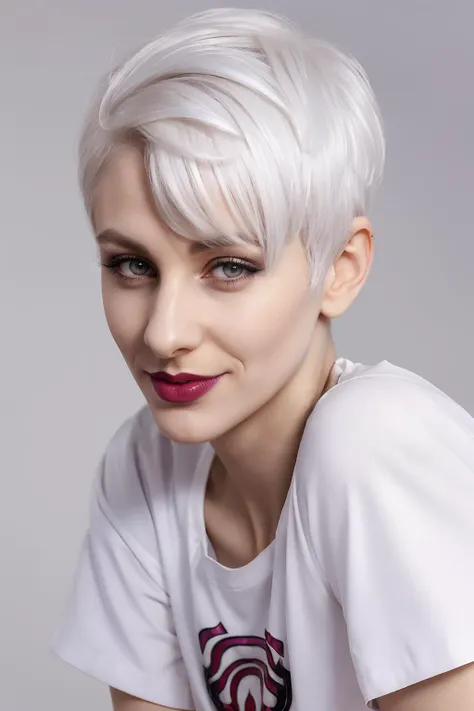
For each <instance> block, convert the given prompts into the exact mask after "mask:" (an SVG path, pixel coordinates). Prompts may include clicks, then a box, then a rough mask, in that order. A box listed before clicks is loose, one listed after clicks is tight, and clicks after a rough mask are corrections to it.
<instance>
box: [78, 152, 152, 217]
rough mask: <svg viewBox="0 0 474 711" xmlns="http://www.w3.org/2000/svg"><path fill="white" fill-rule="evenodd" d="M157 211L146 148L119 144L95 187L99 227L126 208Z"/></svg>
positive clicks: (94, 207) (138, 211)
mask: <svg viewBox="0 0 474 711" xmlns="http://www.w3.org/2000/svg"><path fill="white" fill-rule="evenodd" d="M130 210H132V211H135V212H137V213H141V214H147V213H149V214H153V213H155V212H156V208H155V206H154V201H153V195H152V192H151V189H150V185H149V181H148V177H147V173H146V169H145V163H144V157H143V151H142V150H141V149H140V148H139V147H138V146H135V145H124V146H120V147H118V148H115V149H114V150H113V152H112V154H111V155H110V156H109V158H108V160H107V162H106V163H105V165H104V166H103V167H102V169H101V171H100V173H99V176H98V180H97V184H96V186H95V190H94V196H93V204H92V216H93V222H94V225H95V226H96V227H97V228H99V227H100V226H101V225H102V224H103V223H104V222H107V221H110V219H112V218H113V219H116V218H117V217H119V216H120V215H121V214H122V213H124V212H126V211H130Z"/></svg>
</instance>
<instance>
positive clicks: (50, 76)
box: [0, 0, 474, 711]
mask: <svg viewBox="0 0 474 711" xmlns="http://www.w3.org/2000/svg"><path fill="white" fill-rule="evenodd" d="M226 4H227V3H215V2H214V3H210V2H207V3H204V2H200V1H199V2H198V1H196V0H188V1H187V2H185V1H184V0H176V1H175V2H173V3H168V2H165V1H164V0H134V2H133V3H132V2H130V1H126V0H81V2H71V1H69V2H59V1H58V0H37V1H36V2H35V1H34V0H22V2H18V0H3V2H2V8H1V10H0V57H1V63H0V67H1V69H0V71H1V73H2V76H1V86H2V99H1V111H0V136H1V138H0V141H1V152H0V156H1V174H0V180H1V196H2V199H1V203H2V208H1V211H0V226H1V231H0V234H1V247H2V250H1V253H2V256H3V260H2V270H1V279H0V284H1V290H2V298H1V299H0V304H1V307H0V308H1V324H2V337H1V343H2V348H1V358H2V374H3V378H2V384H1V396H0V417H1V424H2V427H1V431H2V442H1V450H0V451H1V456H2V462H1V472H2V480H1V495H0V502H1V504H0V507H1V508H0V522H1V523H0V541H1V543H0V545H1V552H0V559H1V565H2V576H1V585H0V610H1V613H0V615H1V618H0V623H1V630H2V634H1V643H0V688H1V707H2V708H5V709H8V710H9V711H32V710H33V709H34V710H35V711H64V709H67V711H85V710H86V709H87V710H89V709H94V711H96V710H97V711H100V710H101V709H104V710H106V709H110V708H111V707H110V701H109V696H108V690H107V688H106V687H105V686H103V685H101V684H100V683H99V682H97V681H95V680H94V679H91V678H89V677H87V676H85V675H84V674H82V673H81V672H78V671H76V670H74V669H72V668H70V667H68V666H67V665H66V664H64V663H63V662H60V661H59V660H57V659H56V658H55V657H53V656H52V654H51V653H50V652H49V651H48V644H49V639H50V636H51V631H52V627H53V626H54V624H55V622H56V620H57V617H58V615H59V613H60V610H61V607H62V605H63V604H64V602H65V598H66V595H67V592H68V590H69V586H70V585H71V582H72V575H73V571H74V568H75V565H76V558H77V554H78V552H79V547H80V545H81V542H82V538H83V536H84V533H85V530H86V527H87V516H88V501H89V490H90V485H91V480H92V477H93V475H94V473H95V468H96V465H97V462H98V459H99V456H100V454H101V453H102V450H103V449H104V447H105V445H106V443H107V442H108V439H109V438H110V436H111V435H112V433H113V432H114V431H115V429H116V428H117V427H118V426H119V424H120V423H121V422H122V421H123V420H124V419H125V418H126V417H127V416H129V415H130V414H132V413H133V412H134V411H135V410H136V409H138V407H139V406H140V405H141V403H142V397H141V395H140V393H139V392H138V389H137V388H136V386H135V384H134V382H133V381H132V378H131V376H130V375H129V374H128V371H127V369H126V366H125V364H124V363H122V360H121V357H120V355H119V353H118V351H117V350H116V347H115V345H114V344H113V342H112V340H111V337H110V336H109V335H108V332H107V329H106V325H105V321H104V318H103V314H102V307H101V302H100V285H99V269H98V267H97V266H96V257H95V251H94V246H93V241H92V237H91V234H90V231H89V228H88V225H87V223H86V219H85V216H84V213H83V210H82V205H81V202H80V197H79V192H78V189H77V186H76V166H75V149H76V140H77V134H78V130H79V127H80V124H81V121H82V117H83V113H84V110H85V108H86V106H87V104H88V102H89V99H90V96H91V93H92V91H93V89H94V87H95V84H96V81H97V79H98V77H99V75H100V74H101V73H102V72H104V71H106V70H108V69H109V68H110V67H111V66H112V64H114V63H115V62H116V61H117V60H119V59H120V58H121V57H123V56H124V53H125V52H126V51H128V50H131V49H134V48H138V46H139V45H140V44H142V43H144V42H145V41H148V40H149V39H151V38H152V37H153V36H154V35H155V34H158V33H159V32H160V31H161V30H162V29H165V28H166V27H167V26H169V25H170V24H171V23H173V22H174V21H176V20H178V19H179V18H180V17H182V16H183V15H186V14H188V13H189V12H192V11H193V12H194V11H197V10H203V9H206V8H209V7H219V6H221V7H224V6H225V5H226ZM229 4H231V5H233V6H234V7H246V6H249V5H250V6H252V3H241V2H238V1H236V0H234V2H230V3H229ZM253 6H254V7H261V8H266V9H270V10H274V11H278V12H282V13H284V14H287V15H289V16H290V17H291V18H292V19H293V20H295V21H296V22H298V23H299V24H302V25H303V26H304V27H305V28H307V29H309V30H311V31H312V32H314V33H315V34H317V35H320V36H321V37H323V38H325V39H327V40H329V41H331V42H334V43H335V44H337V45H339V46H340V47H341V48H342V49H343V50H346V51H348V52H350V53H352V54H354V55H355V56H356V57H357V58H358V59H359V61H360V62H361V63H362V64H363V66H364V68H365V69H366V71H367V72H368V74H369V78H370V79H371V82H372V84H373V86H374V89H375V92H376V94H377V96H378V99H379V103H380V105H381V109H382V113H383V115H384V118H385V126H386V136H387V143H388V154H387V168H386V177H385V181H384V184H383V187H382V190H381V192H380V195H379V199H378V203H377V205H376V208H375V209H374V211H373V213H372V218H373V222H374V227H375V234H376V258H375V263H374V267H373V271H372V275H371V277H370V279H369V283H368V284H367V286H366V287H365V289H364V291H363V294H362V295H361V296H360V297H359V299H358V301H357V303H356V304H355V305H354V306H353V307H352V309H351V310H350V312H349V313H348V314H347V315H346V316H344V317H343V318H342V319H340V320H339V321H337V322H335V324H334V330H335V336H336V342H337V345H338V355H342V356H345V357H347V358H350V359H351V360H356V361H363V362H366V363H374V362H377V361H378V360H382V359H387V360H389V361H391V362H393V363H396V364H397V365H401V366H404V367H408V368H410V369H411V370H414V371H415V372H417V373H419V374H420V375H422V376H424V377H426V378H428V379H429V380H431V381H432V382H434V383H435V384H436V385H438V386H439V387H441V388H442V389H443V390H445V391H446V392H447V393H448V394H449V395H450V396H451V397H453V398H454V399H456V400H457V401H458V402H459V403H460V404H461V405H463V406H464V407H465V408H466V409H467V410H468V411H469V412H471V413H473V414H474V380H473V378H472V375H471V371H472V360H473V358H474V337H473V319H472V316H471V308H472V304H473V299H474V279H473V273H474V272H473V264H474V241H473V237H472V214H473V201H474V197H473V188H474V181H473V177H472V169H473V165H474V142H473V126H474V98H473V97H474V92H473V91H472V67H473V66H474V43H473V42H472V26H473V22H474V4H473V3H472V2H470V0H464V1H463V2H459V1H456V0H455V1H451V2H449V3H446V2H441V0H436V1H435V0H425V1H421V0H398V2H396V3H395V2H392V3H390V2H380V0H358V1H357V2H353V0H318V1H316V2H313V3H309V2H307V0H291V1H290V0H274V1H273V2H270V1H268V2H257V0H255V3H254V4H253Z"/></svg>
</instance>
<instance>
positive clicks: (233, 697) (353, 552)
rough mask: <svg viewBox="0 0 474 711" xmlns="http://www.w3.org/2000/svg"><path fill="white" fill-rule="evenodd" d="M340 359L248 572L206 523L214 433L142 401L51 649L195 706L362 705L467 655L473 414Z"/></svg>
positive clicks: (206, 709) (103, 493) (94, 672)
mask: <svg viewBox="0 0 474 711" xmlns="http://www.w3.org/2000/svg"><path fill="white" fill-rule="evenodd" d="M334 367H335V369H336V375H338V376H339V379H338V382H337V384H336V385H335V386H334V387H333V388H332V389H330V390H329V391H328V392H326V393H325V394H324V395H323V397H322V398H321V399H320V400H319V402H318V403H317V405H316V407H315V408H314V410H313V412H312V414H311V416H310V417H309V419H308V421H307V424H306V428H305V431H304V435H303V438H302V441H301V445H300V449H299V453H298V458H297V462H296V466H295V470H294V475H293V479H292V483H291V486H290V490H289V492H288V496H287V499H286V503H285V505H284V508H283V511H282V514H281V518H280V522H279V525H278V530H277V533H276V537H275V539H274V541H273V542H272V544H271V545H270V546H269V547H268V548H266V549H265V550H264V551H263V552H262V553H260V555H259V556H258V557H257V558H255V559H254V560H253V561H251V562H250V563H249V564H248V565H244V566H243V567H240V568H227V567H225V566H223V565H221V564H219V563H218V562H217V561H216V560H215V558H214V557H213V553H212V549H211V547H210V545H209V541H208V538H207V535H206V530H205V524H204V516H203V502H204V493H205V488H206V482H207V477H208V471H209V466H210V464H211V461H212V458H213V454H214V452H213V449H212V447H211V445H210V444H199V445H187V444H177V443H174V442H171V441H169V440H167V439H166V438H165V437H163V436H162V435H161V434H160V433H159V431H158V428H157V426H156V424H155V423H154V421H153V419H152V416H151V413H150V411H149V409H148V408H147V407H145V408H143V409H142V410H140V411H139V412H138V413H137V414H136V415H135V416H134V417H132V418H131V419H130V420H128V421H127V422H126V423H125V424H124V425H123V426H122V427H121V428H120V429H119V430H118V432H117V433H116V435H115V436H114V438H113V439H112V441H111V443H110V445H109V446H108V449H107V451H106V454H105V455H104V458H103V461H102V462H101V466H100V468H99V471H98V475H97V478H96V485H95V487H94V490H93V495H92V498H91V513H90V515H91V520H90V528H89V531H88V533H87V535H86V537H85V540H84V544H83V548H82V552H81V556H80V560H79V563H78V566H77V570H76V574H75V579H74V585H73V588H72V591H71V594H70V598H69V600H68V602H67V606H66V609H65V611H64V613H63V616H62V619H61V621H60V624H59V625H58V627H57V629H56V632H55V634H54V637H53V640H52V642H51V649H52V651H53V652H54V653H55V654H56V655H57V656H59V657H60V658H62V659H63V660H64V661H66V662H68V663H69V664H71V665H73V666H74V667H77V668H78V669H80V670H82V671H83V672H85V673H87V674H90V675H91V676H93V677H95V678H97V679H100V680H101V681H102V682H104V683H106V684H108V685H110V686H112V687H116V688H118V689H121V690H123V691H126V692H128V693H129V694H132V695H134V696H137V697H139V698H142V699H145V700H147V701H151V702H154V703H156V704H163V705H166V706H171V707H176V708H178V709H196V710H197V711H215V710H216V709H218V710H221V711H237V710H238V711H267V710H268V709H273V710H275V711H288V710H289V709H291V711H363V710H364V709H365V708H366V707H367V706H368V707H369V708H377V705H376V704H374V703H372V700H373V699H375V698H377V697H379V696H382V695H384V694H388V693H390V692H392V691H395V690H397V689H401V688H403V687H406V686H409V685H411V684H414V683H416V682H419V681H421V680H423V679H427V678H429V677H432V676H435V675H438V674H441V673H443V672H446V671H448V670H451V669H454V668H456V667H459V666H462V665H464V664H467V663H469V662H473V661H474V420H473V419H472V418H471V416H470V415H469V414H468V413H467V412H466V411H465V410H463V408H462V407H460V406H459V405H458V404H456V403H455V402H453V400H451V399H450V398H449V397H448V396H447V395H445V394H444V393H442V392H441V391H440V390H438V389H437V388H436V387H435V386H434V385H432V384H430V383H429V382H427V381H426V380H424V379H423V378H421V377H419V376H417V375H415V374H413V373H411V372H410V371H407V370H405V369H402V368H399V367H396V366H394V365H392V364H390V363H388V362H387V361H382V362H381V363H378V364H377V365H374V366H364V365H361V364H354V363H352V362H351V361H349V360H347V359H344V358H339V359H338V360H337V361H336V364H335V366H334Z"/></svg>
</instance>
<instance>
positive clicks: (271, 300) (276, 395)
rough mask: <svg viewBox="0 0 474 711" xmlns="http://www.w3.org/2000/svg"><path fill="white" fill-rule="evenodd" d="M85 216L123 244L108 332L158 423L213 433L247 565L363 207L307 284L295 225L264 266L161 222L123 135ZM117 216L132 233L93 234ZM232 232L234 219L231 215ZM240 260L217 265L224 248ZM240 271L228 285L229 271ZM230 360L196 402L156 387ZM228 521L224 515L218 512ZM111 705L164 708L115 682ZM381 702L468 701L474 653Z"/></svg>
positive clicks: (190, 436)
mask: <svg viewBox="0 0 474 711" xmlns="http://www.w3.org/2000/svg"><path fill="white" fill-rule="evenodd" d="M93 222H94V228H95V232H96V235H97V237H98V244H99V251H100V259H101V262H103V263H109V262H110V259H111V258H112V257H116V256H118V255H126V256H127V257H129V258H134V259H135V260H138V261H134V262H130V261H129V262H126V263H124V264H122V265H121V266H120V267H118V273H120V274H123V275H124V276H128V277H129V279H123V278H121V277H120V276H119V275H118V274H117V273H114V272H113V270H111V269H108V268H107V267H102V293H103V302H104V308H105V315H106V319H107V323H108V325H109V328H110V331H111V334H112V336H113V338H114V340H115V342H116V343H117V346H118V348H119V349H120V351H121V353H122V355H123V357H124V359H125V361H126V363H127V365H128V367H129V368H130V371H131V373H132V375H133V377H134V378H135V380H136V382H137V384H138V386H139V387H140V389H141V390H142V392H143V394H144V396H145V398H146V400H147V402H148V404H149V406H150V409H151V412H152V414H153V417H154V419H155V421H156V423H157V425H158V427H159V428H160V429H161V431H162V432H163V433H164V434H165V435H166V436H168V437H169V438H170V439H172V440H175V441H178V442H204V441H209V442H212V444H213V446H214V449H215V452H216V458H215V460H214V464H213V466H212V468H211V472H210V475H209V481H208V486H207V492H206V501H205V511H204V513H205V520H206V528H207V531H208V535H209V538H210V539H211V542H212V544H213V547H214V549H215V552H216V556H217V559H218V560H219V561H220V562H221V563H222V564H224V565H227V566H229V567H233V566H240V565H244V564H245V563H247V562H249V561H250V560H252V559H253V558H254V557H255V556H256V555H258V553H260V552H261V551H262V550H263V549H264V548H265V547H266V546H267V545H269V543H270V542H271V541H272V540H273V537H274V535H275V530H276V527H277V524H278V519H279V516H280V513H281V509H282V507H283V504H284V501H285V498H286V495H287V492H288V487H289V485H290V481H291V476H292V471H293V466H294V462H295V459H296V454H297V451H298V446H299V442H300V439H301V435H302V431H303V428H304V424H305V422H306V419H307V417H308V415H309V414H310V412H311V410H312V408H313V407H314V404H315V403H316V402H317V400H318V399H319V397H321V394H322V393H323V392H324V391H325V390H326V389H328V388H329V387H331V386H332V384H333V383H331V382H330V381H329V380H328V375H329V373H330V370H331V367H332V365H333V363H334V360H335V357H336V355H335V348H334V343H333V340H332V337H331V329H330V321H331V319H333V318H337V317H338V316H340V315H341V314H343V313H344V312H345V311H346V310H347V309H348V308H349V307H350V305H351V304H352V303H353V301H354V299H355V298H356V297H357V295H358V294H359V292H360V289H361V288H362V286H363V285H364V283H365V281H366V279H367V276H368V273H369V271H370V266H371V263H372V258H373V240H372V238H371V234H372V229H371V225H370V223H369V221H368V220H367V219H366V218H365V217H358V218H356V219H355V220H354V221H353V224H352V226H351V234H350V238H349V239H348V241H347V244H346V247H345V249H344V250H343V251H342V252H341V254H340V255H339V256H338V258H337V259H336V260H335V261H334V263H333V265H332V266H331V268H330V269H329V270H328V272H327V275H326V280H325V283H324V289H323V291H322V293H320V295H319V296H317V295H315V294H314V293H312V292H310V290H309V289H308V286H307V284H308V278H309V274H308V266H307V263H306V258H305V254H304V250H303V248H302V246H301V243H300V242H299V239H298V238H297V237H295V238H294V239H293V240H292V241H291V242H290V243H289V244H288V245H287V247H286V248H285V250H284V251H283V254H282V255H281V258H280V259H279V260H278V262H277V263H276V264H275V265H274V266H273V268H272V269H271V270H266V269H265V265H264V262H263V256H262V254H261V252H260V251H259V249H258V248H257V247H254V246H250V247H249V246H245V247H242V246H238V247H236V246H233V247H220V248H213V249H211V250H209V249H207V250H200V251H196V250H195V249H193V243H192V242H191V241H189V240H187V239H184V238H182V237H179V236H177V235H175V234H173V233H171V232H170V231H169V230H168V229H167V228H166V226H165V225H164V224H163V223H162V222H161V220H160V218H159V216H158V214H157V212H156V210H155V208H154V204H153V200H152V197H151V195H150V192H149V188H148V183H147V179H146V173H145V171H144V168H143V156H142V153H141V150H140V148H139V147H137V146H134V145H130V146H127V147H124V148H123V149H122V150H121V151H120V152H118V153H116V154H115V155H114V156H113V158H112V159H111V161H110V162H109V164H108V165H107V167H106V168H105V169H104V170H103V172H102V174H101V178H100V180H99V183H98V187H97V189H96V193H95V200H94V210H93ZM106 230H115V231H116V232H118V233H121V234H122V235H125V236H127V237H128V239H129V241H130V240H132V241H133V242H134V244H133V246H132V245H130V244H128V245H127V246H124V244H122V243H120V242H119V241H118V240H117V239H116V238H114V239H112V238H111V237H110V234H109V236H108V237H106V236H104V237H100V235H101V234H103V233H104V231H106ZM229 232H230V233H232V224H230V223H229ZM232 257H234V258H239V259H243V260H246V261H248V263H249V264H250V265H252V268H257V269H258V270H260V271H258V272H256V273H255V274H250V273H248V272H247V271H246V270H245V269H242V268H241V267H235V266H234V267H233V266H232V265H228V264H227V265H224V266H223V265H220V266H217V265H216V261H217V260H218V259H222V258H227V259H228V258H232ZM242 276H247V277H248V278H245V279H241V280H240V281H236V282H235V285H234V286H233V287H232V288H229V287H226V286H225V281H226V280H229V279H232V278H238V277H242ZM158 370H168V371H169V372H171V373H178V372H182V371H186V372H191V373H196V374H200V375H206V376H209V375H218V374H221V373H225V375H224V377H223V378H222V379H221V380H220V382H219V383H218V385H217V386H216V387H215V388H214V389H213V390H211V391H210V392H209V393H208V394H207V395H205V396H204V397H203V398H201V399H200V400H198V401H196V402H195V403H193V404H191V405H174V404H173V405H171V404H169V403H166V402H164V401H162V400H160V398H159V397H158V396H157V395H156V393H155V392H154V390H153V389H152V387H151V383H150V378H149V375H148V373H149V372H155V371H158ZM224 521H225V526H223V525H222V524H223V522H224ZM111 697H112V703H113V706H114V709H115V711H145V710H146V709H151V708H154V709H165V707H162V706H157V705H155V704H151V703H149V702H146V701H143V700H141V699H136V698H134V697H132V696H129V695H128V694H125V693H124V692H121V691H117V690H115V689H111ZM379 706H380V709H381V711H448V709H449V710H450V709H454V708H456V711H474V666H473V665H466V666H463V667H460V668H458V669H455V670H453V671H451V672H448V673H446V674H442V675H440V676H437V677H433V678H432V679H428V680H426V681H423V682H421V683H420V684H414V685H412V686H410V687H407V688H406V689H402V690H400V691H397V692H395V693H393V694H388V695H387V696H384V697H382V698H380V699H379Z"/></svg>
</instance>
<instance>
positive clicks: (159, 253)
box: [93, 146, 322, 442]
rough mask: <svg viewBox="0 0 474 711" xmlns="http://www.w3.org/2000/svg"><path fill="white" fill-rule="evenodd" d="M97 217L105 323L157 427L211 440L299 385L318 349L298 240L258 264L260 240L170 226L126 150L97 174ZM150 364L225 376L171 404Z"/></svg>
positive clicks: (138, 158)
mask: <svg viewBox="0 0 474 711" xmlns="http://www.w3.org/2000/svg"><path fill="white" fill-rule="evenodd" d="M93 217H94V227H95V231H96V235H97V238H98V244H99V249H100V256H101V262H102V263H103V264H106V265H109V267H106V266H103V267H102V293H103V301H104V307H105V314H106V318H107V323H108V325H109V328H110V331H111V333H112V336H113V338H114V340H115V342H116V343H117V345H118V347H119V349H120V351H121V352H122V355H123V357H124V359H125V361H126V363H127V365H128V366H129V368H130V370H131V372H132V374H133V376H134V378H135V380H136V382H137V383H138V385H139V387H140V389H141V390H142V392H143V394H144V396H145V398H146V400H147V402H148V404H149V406H150V408H151V411H152V413H153V416H154V419H155V421H156V423H157V425H158V426H159V428H160V429H161V431H162V432H163V434H165V435H166V436H167V437H169V438H170V439H172V440H175V441H181V442H204V441H215V440H217V439H218V438H219V437H221V436H222V435H224V434H226V433H228V432H229V431H231V430H233V429H234V428H236V427H237V426H239V425H240V424H242V423H243V422H244V421H248V420H249V418H251V417H252V416H254V415H255V414H256V413H257V412H259V411H262V408H265V407H266V411H268V406H269V405H270V404H271V402H275V400H276V398H277V396H278V395H279V394H280V393H282V391H284V390H285V389H286V390H288V389H291V388H292V387H293V385H292V384H294V383H297V382H298V380H299V384H298V385H297V386H296V385H294V387H297V388H299V391H302V389H303V390H304V388H305V383H304V382H303V383H302V382H301V378H302V377H303V376H302V374H303V373H304V371H305V368H306V370H307V366H306V365H305V364H306V363H307V362H308V360H309V359H312V360H313V361H314V358H315V357H316V358H317V357H319V356H318V355H316V356H315V353H316V354H318V353H319V351H318V345H317V343H316V341H317V338H316V335H315V334H316V330H317V329H316V326H317V322H318V315H319V305H318V303H317V301H316V297H315V296H314V294H313V293H312V292H311V291H310V290H309V288H308V282H309V268H308V264H307V260H306V257H305V253H304V250H303V247H302V245H301V243H300V241H299V240H297V239H295V240H294V241H293V242H292V243H291V244H289V245H288V246H286V247H285V249H284V251H283V253H282V255H281V258H280V259H279V260H278V261H277V262H276V263H275V265H274V266H273V267H272V269H271V270H266V269H265V265H264V262H263V255H262V252H261V250H260V248H259V247H258V246H253V245H251V246H247V245H246V246H232V247H211V248H209V247H207V248H203V247H202V246H201V247H199V245H198V244H196V243H195V242H193V241H191V240H187V239H185V238H182V237H179V236H177V235H175V234H173V233H172V232H170V231H169V229H167V228H166V226H165V225H164V224H163V223H162V222H161V221H160V219H159V217H158V215H157V213H156V210H155V209H154V207H153V202H152V198H151V196H150V193H149V188H148V184H147V178H146V173H145V170H144V167H143V157H142V153H141V152H140V150H139V149H138V148H136V147H133V146H127V147H124V148H123V149H122V150H120V151H119V152H117V153H116V154H115V155H114V156H113V158H111V160H110V162H109V163H108V165H107V167H106V168H105V169H104V170H103V172H102V174H101V178H100V181H99V184H98V186H97V191H96V193H95V198H94V215H93ZM229 227H231V226H229ZM321 365H322V364H321ZM157 371H166V372H168V373H171V374H173V375H175V374H177V373H183V372H185V373H191V374H196V375H198V376H221V377H220V378H219V379H218V380H217V381H216V383H215V384H214V386H213V387H212V388H211V389H210V390H208V391H207V392H206V393H205V394H203V395H201V396H200V397H198V398H197V399H195V400H193V401H187V402H173V401H169V400H168V399H164V398H163V397H162V396H163V394H164V395H165V398H168V396H169V393H170V388H169V387H168V388H167V387H166V385H165V386H163V385H161V386H160V385H158V386H156V383H155V386H154V381H153V379H152V378H151V377H150V373H156V372H157ZM310 372H313V373H314V364H313V365H312V366H311V368H310ZM313 386H314V383H308V382H307V383H306V388H310V389H311V387H313ZM156 388H157V389H158V392H159V393H161V395H162V396H160V394H158V392H157V390H156ZM178 389H179V388H178ZM178 389H176V388H175V389H173V388H171V391H172V392H171V396H173V393H174V395H176V392H177V391H178ZM164 391H167V392H164ZM184 395H185V396H186V393H185V394H184ZM283 399H284V400H285V398H283ZM279 400H280V401H281V400H282V398H279ZM286 400H287V399H286Z"/></svg>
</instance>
